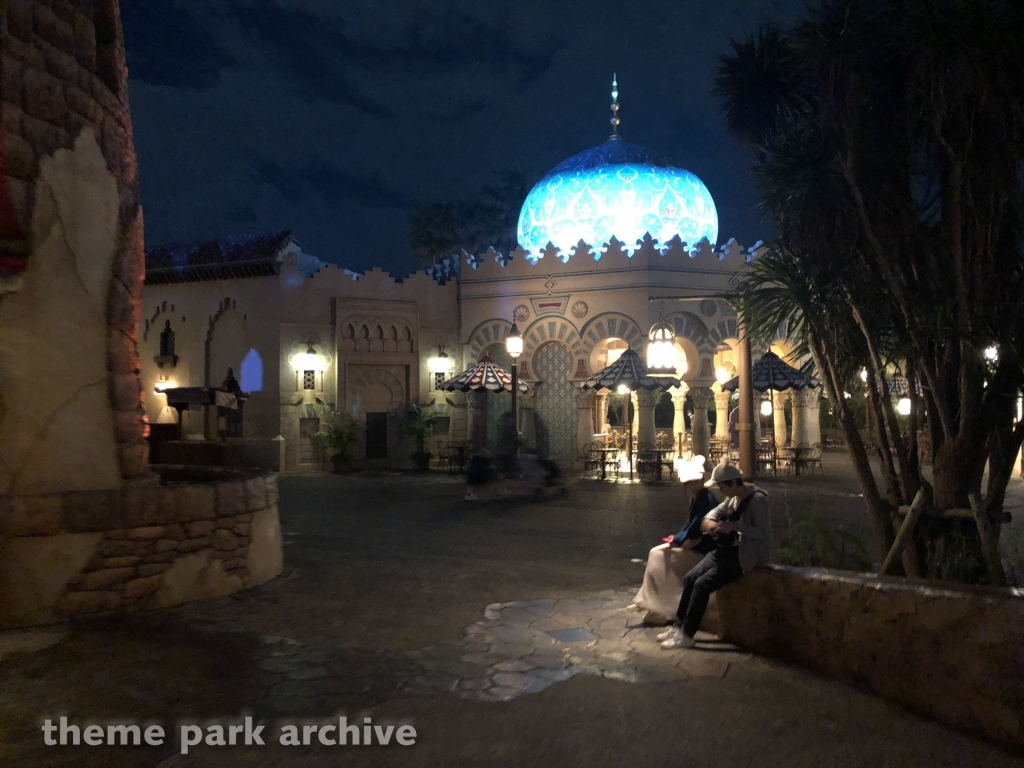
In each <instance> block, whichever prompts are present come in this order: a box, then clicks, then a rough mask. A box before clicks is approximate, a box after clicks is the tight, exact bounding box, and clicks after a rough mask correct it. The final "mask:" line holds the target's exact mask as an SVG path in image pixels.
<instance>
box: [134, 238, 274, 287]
mask: <svg viewBox="0 0 1024 768" xmlns="http://www.w3.org/2000/svg"><path fill="white" fill-rule="evenodd" d="M291 242H293V237H292V233H291V231H290V230H285V231H283V232H273V233H270V234H262V235H242V236H235V237H221V238H218V239H217V240H205V241H202V242H193V243H171V244H170V245H160V246H156V247H155V248H150V249H149V250H147V251H146V284H147V285H153V284H156V283H189V282H195V281H199V280H228V279H232V278H238V277H260V276H263V275H274V274H277V272H278V271H279V269H280V263H279V258H280V255H281V251H283V250H284V249H285V248H286V247H287V246H288V245H289V244H290V243H291Z"/></svg>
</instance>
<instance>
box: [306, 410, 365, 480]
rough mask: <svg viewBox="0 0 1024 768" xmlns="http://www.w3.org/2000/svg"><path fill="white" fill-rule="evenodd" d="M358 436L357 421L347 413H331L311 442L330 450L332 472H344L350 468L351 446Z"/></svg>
mask: <svg viewBox="0 0 1024 768" xmlns="http://www.w3.org/2000/svg"><path fill="white" fill-rule="evenodd" d="M358 436H359V421H357V420H356V419H355V418H353V417H352V416H351V415H349V414H347V413H344V412H340V411H332V412H330V413H329V414H328V416H327V423H326V424H324V425H323V426H321V428H320V431H319V432H317V433H316V434H315V435H313V440H314V441H315V442H317V443H318V444H320V445H326V446H327V447H328V448H330V450H331V461H332V462H334V471H335V472H345V471H347V470H349V469H350V468H351V466H352V459H353V458H354V457H353V456H352V446H353V445H354V444H355V442H356V440H357V439H358Z"/></svg>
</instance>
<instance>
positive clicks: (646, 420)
mask: <svg viewBox="0 0 1024 768" xmlns="http://www.w3.org/2000/svg"><path fill="white" fill-rule="evenodd" d="M660 396H661V390H660V389H656V390H653V391H652V390H649V389H641V390H640V391H638V392H637V393H636V399H637V405H638V408H637V417H638V418H637V421H638V422H639V427H638V428H637V442H638V444H640V445H642V444H643V443H649V444H650V445H655V443H656V442H657V436H656V435H655V432H654V407H655V405H657V403H658V398H659V397H660Z"/></svg>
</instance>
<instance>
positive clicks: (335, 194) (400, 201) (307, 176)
mask: <svg viewBox="0 0 1024 768" xmlns="http://www.w3.org/2000/svg"><path fill="white" fill-rule="evenodd" d="M252 174H253V178H254V179H255V181H256V182H257V183H259V184H266V185H268V186H270V187H272V188H273V189H274V190H276V191H277V193H278V194H279V195H281V197H282V198H283V200H284V202H286V203H289V204H301V203H306V202H308V201H310V200H319V201H325V202H328V203H331V202H335V201H338V200H342V199H347V200H350V201H352V202H356V203H358V204H360V205H362V206H365V207H366V208H403V207H405V206H407V205H408V204H409V200H408V199H406V198H405V197H404V196H403V195H401V194H400V193H399V192H398V191H397V190H395V189H393V188H391V187H389V186H388V185H387V184H385V183H384V182H382V181H381V180H380V176H379V174H374V175H372V176H360V175H358V174H354V173H350V172H348V171H345V170H342V169H341V168H339V167H338V166H337V165H334V164H333V163H330V162H328V161H326V160H323V159H322V158H315V159H311V160H309V161H306V162H302V163H294V162H293V163H289V165H288V167H287V168H285V167H284V166H282V165H280V164H278V163H276V162H274V161H273V160H269V159H266V158H263V159H261V160H258V161H256V162H255V163H254V165H253V168H252Z"/></svg>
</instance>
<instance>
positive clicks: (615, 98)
mask: <svg viewBox="0 0 1024 768" xmlns="http://www.w3.org/2000/svg"><path fill="white" fill-rule="evenodd" d="M610 122H611V124H612V135H611V138H613V139H618V138H621V137H620V136H619V122H620V121H619V81H618V77H617V75H616V74H614V73H613V74H612V119H611V121H610Z"/></svg>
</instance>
